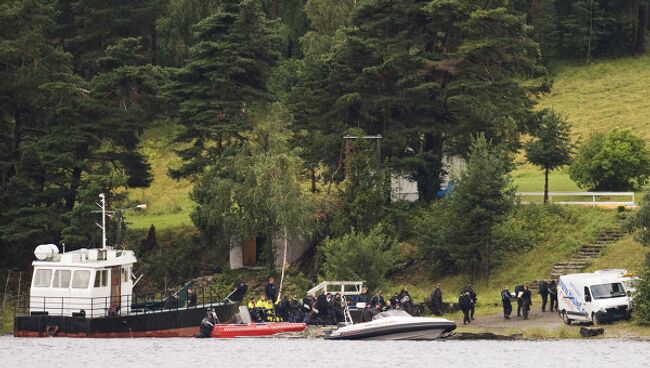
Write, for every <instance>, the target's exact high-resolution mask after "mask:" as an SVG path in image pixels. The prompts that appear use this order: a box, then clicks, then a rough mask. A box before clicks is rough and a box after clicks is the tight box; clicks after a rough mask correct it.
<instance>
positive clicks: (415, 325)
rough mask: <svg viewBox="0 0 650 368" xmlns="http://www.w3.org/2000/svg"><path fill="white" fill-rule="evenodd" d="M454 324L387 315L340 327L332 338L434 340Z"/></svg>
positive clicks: (435, 319) (453, 327)
mask: <svg viewBox="0 0 650 368" xmlns="http://www.w3.org/2000/svg"><path fill="white" fill-rule="evenodd" d="M455 328H456V324H455V323H454V322H453V321H449V320H446V319H444V318H426V317H411V316H408V315H407V316H389V317H385V318H379V319H375V320H373V321H370V322H365V323H359V324H354V325H349V326H345V327H341V328H339V329H337V330H335V331H333V332H332V334H331V335H330V336H328V337H327V338H328V339H332V340H338V339H340V340H362V339H363V340H434V339H437V338H438V337H440V335H442V334H443V333H445V332H450V331H453V330H454V329H455Z"/></svg>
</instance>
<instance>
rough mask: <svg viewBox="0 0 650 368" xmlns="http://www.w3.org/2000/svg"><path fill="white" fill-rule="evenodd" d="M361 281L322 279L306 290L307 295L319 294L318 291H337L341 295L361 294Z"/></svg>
mask: <svg viewBox="0 0 650 368" xmlns="http://www.w3.org/2000/svg"><path fill="white" fill-rule="evenodd" d="M362 287H363V281H323V282H321V283H320V284H318V285H316V286H314V287H313V288H311V289H309V291H307V295H320V293H325V294H327V293H332V294H334V293H339V294H341V296H355V295H359V294H361V288H362Z"/></svg>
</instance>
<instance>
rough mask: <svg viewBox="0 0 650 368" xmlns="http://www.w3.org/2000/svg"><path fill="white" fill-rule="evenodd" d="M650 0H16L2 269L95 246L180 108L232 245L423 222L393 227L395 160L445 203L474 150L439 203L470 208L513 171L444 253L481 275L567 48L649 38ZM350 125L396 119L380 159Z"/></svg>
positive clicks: (186, 137)
mask: <svg viewBox="0 0 650 368" xmlns="http://www.w3.org/2000/svg"><path fill="white" fill-rule="evenodd" d="M649 3H650V2H649V1H646V0H633V1H630V0H589V1H586V0H585V1H582V0H491V1H476V0H400V1H398V0H140V1H134V0H128V1H127V0H113V1H102V0H68V1H66V0H58V1H57V0H4V1H2V3H1V4H0V135H1V137H2V139H1V140H0V189H1V191H2V192H1V196H0V268H2V267H15V266H18V267H23V266H26V265H27V264H28V263H29V261H30V260H31V258H32V257H31V252H32V250H33V247H34V245H36V244H41V243H65V244H66V245H67V246H68V248H69V249H73V248H78V247H85V246H89V245H91V244H92V242H93V236H92V235H91V234H94V233H95V232H96V228H95V225H94V220H93V215H92V213H93V211H95V210H96V205H95V202H96V198H97V194H98V193H100V192H104V193H110V196H109V197H110V198H111V202H112V203H111V204H112V206H113V207H114V208H120V207H121V208H125V207H129V206H132V205H133V203H131V202H130V201H129V198H128V189H129V188H138V187H146V186H148V185H149V184H150V183H151V180H152V176H151V167H150V164H149V163H148V162H147V160H146V158H145V156H144V155H143V154H142V152H141V151H140V150H139V144H140V139H141V135H142V134H143V132H144V131H145V130H147V129H148V128H150V127H152V126H154V125H157V124H158V125H159V124H176V125H178V126H180V127H181V130H180V133H179V134H178V135H177V136H176V137H175V140H176V141H177V142H179V143H180V144H181V146H182V149H179V150H178V152H177V154H178V156H179V157H180V159H181V163H180V164H179V165H176V166H174V167H170V168H169V175H170V176H172V177H174V178H189V179H190V180H192V181H193V183H194V184H195V188H194V191H193V193H192V199H193V200H194V201H195V202H196V203H197V209H196V211H195V212H194V213H193V214H192V220H193V222H194V224H195V225H196V227H197V228H198V229H199V232H200V233H201V236H202V238H203V240H204V241H205V243H206V244H217V248H219V249H224V248H227V244H228V241H229V240H228V239H230V236H243V235H245V234H251V233H263V234H265V235H269V237H273V236H277V235H284V236H285V237H286V236H304V234H309V235H308V236H310V237H313V238H314V239H316V240H315V241H318V240H319V239H323V238H324V237H325V236H330V237H332V238H334V237H337V236H338V237H340V236H344V235H346V234H352V235H353V236H354V235H357V234H356V233H355V232H356V231H359V232H362V233H363V232H370V233H371V235H372V236H379V235H376V232H377V231H378V230H377V229H378V228H379V227H381V228H382V229H383V230H382V231H383V232H384V233H388V235H391V236H395V237H397V238H403V237H407V236H410V235H412V234H410V235H409V234H403V233H401V232H404V231H407V230H405V229H396V230H395V229H392V230H391V226H393V227H394V226H395V225H394V224H399V223H400V222H399V221H400V219H401V218H402V217H400V216H402V214H403V213H402V212H400V211H401V209H399V208H397V209H395V208H393V209H391V210H389V209H387V208H386V203H385V202H386V195H385V191H384V188H383V183H385V182H386V178H387V177H388V176H389V175H390V174H389V173H400V174H403V175H407V176H409V177H410V178H412V179H413V180H416V181H417V183H418V192H419V198H420V202H421V203H422V205H425V206H429V204H430V203H431V202H435V201H434V199H435V198H436V193H437V192H438V190H439V189H440V185H441V182H442V180H443V177H444V174H445V172H444V166H443V164H442V163H443V160H444V158H445V157H448V156H461V157H466V158H468V157H469V161H468V162H469V167H470V171H471V168H472V167H474V168H475V171H474V172H473V174H472V172H470V173H468V174H467V176H466V177H465V178H464V179H465V180H466V182H467V183H473V181H475V182H476V186H475V187H472V188H471V190H470V189H467V191H463V189H462V188H460V189H459V195H458V196H457V199H456V200H455V201H450V202H449V203H448V204H438V203H434V204H433V205H432V206H433V207H434V208H436V207H440V206H443V207H448V208H445V209H443V210H446V211H452V212H453V211H455V213H456V214H460V213H463V212H464V211H466V209H467V206H468V205H467V201H470V202H471V201H472V200H474V198H472V193H473V191H475V190H477V188H478V190H480V189H481V183H480V182H479V180H478V179H479V177H480V176H481V175H480V173H482V174H484V176H486V177H488V178H492V179H493V183H497V184H496V185H494V186H492V187H490V188H485V190H486V191H492V192H491V195H492V198H493V199H494V203H491V204H488V208H492V212H490V213H488V214H485V213H481V214H475V215H476V216H475V217H466V218H463V216H459V217H458V218H457V220H459V221H456V222H455V223H454V224H453V225H454V226H456V227H458V232H464V233H465V234H466V236H465V237H463V238H457V239H456V240H455V241H456V242H457V243H458V244H459V245H460V244H464V245H467V244H476V247H480V248H476V249H483V247H484V246H485V247H486V249H487V250H486V252H487V253H486V254H480V255H477V254H478V253H477V252H476V251H475V248H471V249H470V248H466V249H460V248H459V249H458V251H457V253H458V254H456V255H454V254H448V253H445V254H443V255H440V254H438V255H439V256H441V257H442V258H440V257H438V258H439V259H445V258H444V257H448V258H449V259H450V260H451V258H454V257H455V258H456V259H465V263H458V264H456V265H455V266H454V262H453V261H452V262H451V263H449V264H451V265H452V266H449V265H448V266H447V267H450V268H451V269H450V270H449V271H458V270H462V271H467V272H471V273H472V274H476V273H478V272H479V271H478V269H479V265H480V264H482V263H483V262H484V261H485V260H486V259H487V260H488V261H487V263H486V264H488V266H489V257H490V248H489V246H490V244H486V243H485V240H484V239H485V238H486V236H488V238H490V234H492V230H493V229H494V226H495V224H496V223H497V222H499V221H502V220H500V218H503V217H504V216H505V214H506V212H507V211H508V210H509V209H510V207H511V206H512V190H511V188H509V186H508V185H509V183H508V180H507V177H506V176H507V172H508V167H509V166H508V165H509V164H508V160H509V159H508V157H509V155H510V154H512V153H514V152H517V151H518V150H520V149H522V148H523V147H524V142H523V141H522V136H523V135H526V134H531V133H535V132H538V131H540V127H543V126H544V124H546V123H545V119H546V118H545V116H548V112H538V111H536V110H535V109H534V106H535V99H536V97H537V96H539V95H540V94H543V93H547V92H549V91H550V89H551V88H552V80H553V78H552V73H551V72H550V70H552V68H551V66H552V65H553V64H554V63H556V62H558V61H564V60H571V61H575V62H584V63H588V62H590V61H592V60H593V59H597V58H602V57H618V56H626V55H637V54H641V53H643V52H644V51H645V48H646V31H647V29H648V14H649ZM545 114H546V115H545ZM346 134H349V135H352V136H355V137H360V136H362V135H381V136H382V141H381V148H380V152H379V160H377V159H376V157H375V155H374V147H371V144H370V143H368V142H366V141H364V140H358V142H355V143H354V147H352V148H350V149H352V150H354V151H355V152H358V153H359V154H357V155H355V156H354V157H353V159H350V160H348V161H347V162H346V163H345V165H343V164H342V152H343V150H342V144H343V139H342V137H343V136H344V135H346ZM369 152H372V154H370V153H369ZM366 153H367V154H366ZM376 162H380V163H381V167H380V168H379V167H376V166H375V163H376ZM495 162H496V163H501V164H494V163H495ZM562 164H564V163H562ZM341 166H345V167H344V168H341ZM551 168H553V167H551ZM350 173H354V174H350ZM472 175H475V177H474V176H472ZM343 182H345V185H342V186H341V189H340V191H339V192H337V195H336V197H335V198H334V199H333V198H332V197H331V196H327V195H323V194H322V193H320V192H321V191H322V189H321V188H323V187H325V185H326V184H332V183H333V184H338V183H343ZM377 183H380V184H377ZM303 187H308V190H302V188H303ZM495 191H496V193H494V192H495ZM486 193H487V192H486ZM463 195H464V196H465V197H463ZM232 201H236V206H233V203H232ZM463 201H465V202H463ZM427 208H429V207H427ZM404 212H406V211H404ZM488 212H489V211H488ZM313 213H316V214H317V215H316V216H313V215H312V214H313ZM95 217H96V215H95ZM305 218H307V219H310V218H316V219H315V220H314V221H313V222H315V223H309V224H306V223H305V221H302V220H298V219H305ZM449 218H453V216H450V217H449ZM387 219H390V220H387ZM461 220H463V221H465V222H467V221H470V222H471V223H467V224H464V223H463V221H461ZM432 221H433V220H432ZM476 224H479V226H478V227H477V226H476ZM463 226H465V227H463ZM405 228H406V227H405ZM468 229H473V230H472V231H473V232H471V233H468V231H469V230H468ZM224 234H226V235H230V236H224ZM429 235H431V236H434V237H435V236H438V235H440V234H438V235H436V234H429ZM497 235H498V234H496V233H495V235H494V236H497ZM440 236H442V235H440ZM445 236H447V238H445V239H446V240H445V241H447V242H448V241H449V238H448V234H447V235H445ZM380 237H381V236H380ZM467 247H469V246H467ZM332 249H334V245H332ZM436 251H437V250H432V252H436ZM370 253H372V250H371V251H370ZM468 257H469V258H468ZM470 258H471V259H470ZM268 259H272V258H271V257H270V256H269V258H268ZM481 269H482V266H481ZM481 272H482V271H481ZM485 273H486V275H487V274H488V273H489V267H487V268H486V270H485Z"/></svg>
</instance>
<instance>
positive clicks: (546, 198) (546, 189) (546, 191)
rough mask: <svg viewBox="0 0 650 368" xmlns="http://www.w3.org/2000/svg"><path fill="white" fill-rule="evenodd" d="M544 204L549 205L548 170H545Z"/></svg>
mask: <svg viewBox="0 0 650 368" xmlns="http://www.w3.org/2000/svg"><path fill="white" fill-rule="evenodd" d="M544 203H548V168H544Z"/></svg>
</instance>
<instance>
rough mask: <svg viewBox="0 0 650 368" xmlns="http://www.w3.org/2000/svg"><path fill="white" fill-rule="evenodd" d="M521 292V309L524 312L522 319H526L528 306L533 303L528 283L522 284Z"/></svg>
mask: <svg viewBox="0 0 650 368" xmlns="http://www.w3.org/2000/svg"><path fill="white" fill-rule="evenodd" d="M521 294H522V295H521V311H522V313H523V314H524V319H528V312H529V311H530V307H531V306H532V305H533V300H532V299H531V295H530V289H528V285H524V291H522V292H521Z"/></svg>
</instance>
